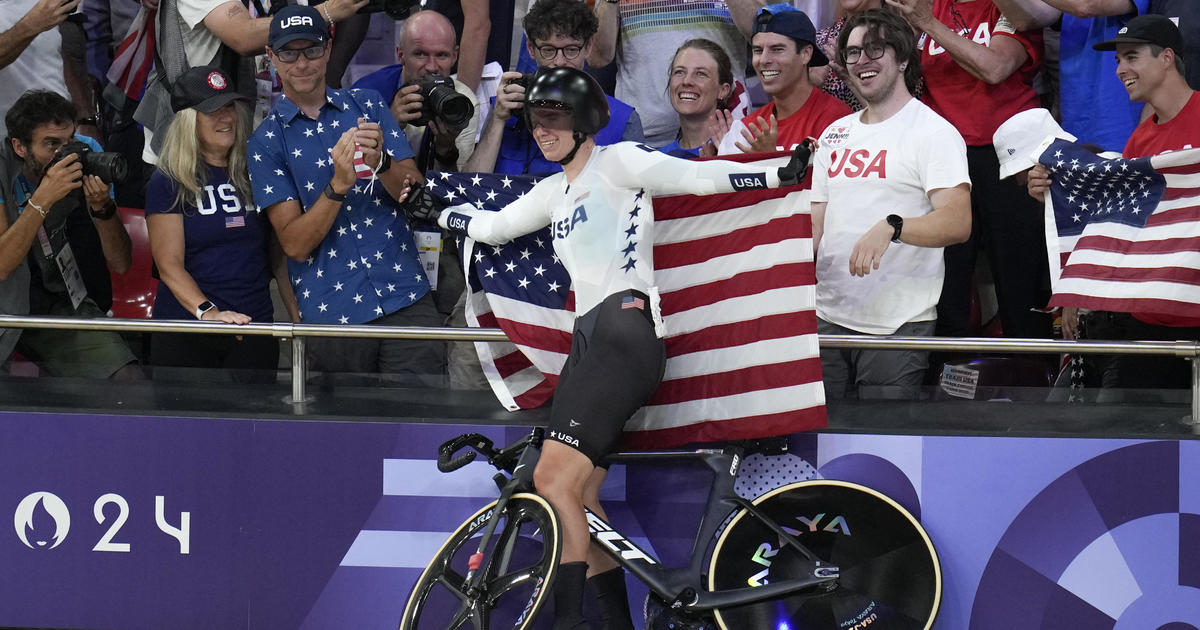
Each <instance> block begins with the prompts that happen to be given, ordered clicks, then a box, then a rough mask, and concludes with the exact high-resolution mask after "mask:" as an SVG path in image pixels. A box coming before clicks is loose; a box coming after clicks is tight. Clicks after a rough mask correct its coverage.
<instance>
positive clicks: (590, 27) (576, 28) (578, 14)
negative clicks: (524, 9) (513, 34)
mask: <svg viewBox="0 0 1200 630" xmlns="http://www.w3.org/2000/svg"><path fill="white" fill-rule="evenodd" d="M522 25H523V26H524V27H525V36H526V37H527V38H529V43H530V45H533V42H535V41H546V40H548V39H550V38H551V37H554V36H555V35H562V36H564V37H571V38H574V39H578V40H580V41H582V42H584V43H586V42H587V41H588V40H590V39H591V38H592V35H595V34H596V29H598V28H599V27H600V22H599V20H597V19H596V15H595V14H594V13H592V10H591V9H589V8H588V7H587V3H585V2H580V1H579V0H537V2H534V3H533V6H532V7H530V8H529V12H528V13H526V14H525V20H524V21H523V22H522Z"/></svg>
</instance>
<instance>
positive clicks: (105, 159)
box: [46, 140, 129, 184]
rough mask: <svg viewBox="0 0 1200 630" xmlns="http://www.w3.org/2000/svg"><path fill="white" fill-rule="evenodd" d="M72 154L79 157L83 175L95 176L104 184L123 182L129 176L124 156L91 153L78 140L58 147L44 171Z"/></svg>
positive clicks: (91, 151) (105, 152)
mask: <svg viewBox="0 0 1200 630" xmlns="http://www.w3.org/2000/svg"><path fill="white" fill-rule="evenodd" d="M72 153H74V154H76V155H78V156H79V164H80V165H81V166H83V174H84V175H95V176H96V177H99V178H100V179H102V180H104V183H106V184H112V183H114V182H122V181H125V176H126V175H128V174H129V166H128V164H126V162H125V156H123V155H121V154H120V153H111V152H108V151H93V150H92V148H91V147H89V146H88V145H86V144H84V143H82V142H80V141H78V140H72V141H70V142H68V143H66V144H64V145H62V146H61V147H59V148H58V150H57V151H55V152H54V157H53V158H52V159H51V160H50V163H49V164H47V165H46V169H47V170H49V169H50V167H51V166H54V165H55V164H58V163H59V162H60V161H62V159H63V158H65V157H67V156H68V155H71V154H72Z"/></svg>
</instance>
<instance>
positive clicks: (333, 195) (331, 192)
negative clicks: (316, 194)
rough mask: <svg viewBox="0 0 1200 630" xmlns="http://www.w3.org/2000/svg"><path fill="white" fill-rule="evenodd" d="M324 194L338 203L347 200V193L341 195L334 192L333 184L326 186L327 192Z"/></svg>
mask: <svg viewBox="0 0 1200 630" xmlns="http://www.w3.org/2000/svg"><path fill="white" fill-rule="evenodd" d="M322 194H323V195H325V196H326V197H328V198H330V199H332V200H334V201H336V202H338V203H341V202H343V201H345V200H346V193H339V192H335V191H334V190H333V182H329V183H328V184H325V192H324V193H322Z"/></svg>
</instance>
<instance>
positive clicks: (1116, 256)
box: [1038, 139, 1200, 318]
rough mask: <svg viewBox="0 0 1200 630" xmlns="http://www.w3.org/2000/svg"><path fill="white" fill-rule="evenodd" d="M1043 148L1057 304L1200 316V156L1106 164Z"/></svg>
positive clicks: (1069, 149) (1067, 146)
mask: <svg viewBox="0 0 1200 630" xmlns="http://www.w3.org/2000/svg"><path fill="white" fill-rule="evenodd" d="M1043 146H1044V147H1045V148H1044V150H1042V151H1041V153H1040V155H1039V156H1038V161H1039V162H1041V163H1042V164H1043V165H1044V166H1046V168H1048V169H1049V170H1050V171H1051V180H1052V183H1051V189H1050V194H1049V195H1048V196H1047V198H1046V243H1047V250H1048V252H1049V255H1050V269H1051V273H1050V275H1051V286H1052V289H1053V292H1054V296H1053V298H1052V299H1051V301H1050V305H1051V306H1073V307H1079V308H1089V309H1097V310H1105V311H1115V312H1122V313H1135V314H1163V315H1170V316H1173V317H1185V318H1197V317H1200V149H1193V150H1186V151H1178V152H1172V153H1164V154H1162V155H1156V156H1153V157H1147V158H1136V159H1126V158H1112V159H1105V158H1103V157H1100V156H1097V155H1095V154H1093V153H1091V152H1090V151H1088V150H1087V149H1084V148H1083V147H1081V146H1079V145H1077V144H1075V143H1071V142H1067V141H1065V140H1054V141H1053V142H1051V141H1050V140H1049V139H1048V140H1047V142H1046V143H1044V144H1043Z"/></svg>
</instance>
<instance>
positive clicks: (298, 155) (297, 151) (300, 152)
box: [292, 147, 303, 157]
mask: <svg viewBox="0 0 1200 630" xmlns="http://www.w3.org/2000/svg"><path fill="white" fill-rule="evenodd" d="M301 155H303V152H302V151H300V148H299V147H296V150H295V151H292V157H300V156H301Z"/></svg>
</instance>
